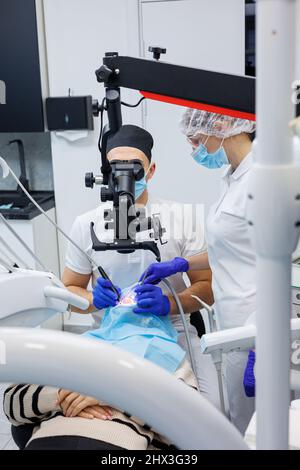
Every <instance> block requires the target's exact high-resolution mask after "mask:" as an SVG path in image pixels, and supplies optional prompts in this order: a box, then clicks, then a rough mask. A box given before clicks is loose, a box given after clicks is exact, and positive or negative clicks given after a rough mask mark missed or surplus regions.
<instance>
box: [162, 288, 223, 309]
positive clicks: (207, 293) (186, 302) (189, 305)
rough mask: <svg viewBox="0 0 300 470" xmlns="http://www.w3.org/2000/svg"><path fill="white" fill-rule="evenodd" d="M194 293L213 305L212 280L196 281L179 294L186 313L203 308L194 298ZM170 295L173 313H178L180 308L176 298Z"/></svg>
mask: <svg viewBox="0 0 300 470" xmlns="http://www.w3.org/2000/svg"><path fill="white" fill-rule="evenodd" d="M192 295H196V296H197V297H199V298H200V299H201V300H203V301H204V302H205V303H207V304H208V305H212V304H213V302H214V299H213V293H212V289H211V282H210V281H209V280H207V281H199V282H195V283H194V284H193V285H192V286H191V287H188V288H187V289H185V290H184V291H183V292H181V293H180V294H178V297H179V300H180V302H181V304H182V307H183V311H184V312H185V313H192V312H196V311H198V310H199V309H200V308H201V306H200V304H199V302H198V301H197V300H196V299H193V297H192ZM168 297H169V300H170V304H171V311H170V313H171V315H174V314H178V313H179V310H178V307H177V304H176V302H175V300H174V298H173V297H172V296H171V295H169V296H168Z"/></svg>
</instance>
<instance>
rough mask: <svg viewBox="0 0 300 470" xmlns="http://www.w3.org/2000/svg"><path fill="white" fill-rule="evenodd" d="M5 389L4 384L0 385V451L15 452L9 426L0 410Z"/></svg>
mask: <svg viewBox="0 0 300 470" xmlns="http://www.w3.org/2000/svg"><path fill="white" fill-rule="evenodd" d="M6 387H7V385H6V384H0V404H1V405H0V450H17V447H16V445H15V443H14V441H13V440H12V437H11V432H10V424H9V422H8V421H7V419H6V417H5V415H4V413H3V409H2V399H3V392H4V390H5V388H6Z"/></svg>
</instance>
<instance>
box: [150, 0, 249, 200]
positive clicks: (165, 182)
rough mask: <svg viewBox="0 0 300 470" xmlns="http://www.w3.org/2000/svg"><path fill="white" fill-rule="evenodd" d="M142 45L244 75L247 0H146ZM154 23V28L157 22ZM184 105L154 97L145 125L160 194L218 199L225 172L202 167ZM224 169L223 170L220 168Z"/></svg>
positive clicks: (197, 64)
mask: <svg viewBox="0 0 300 470" xmlns="http://www.w3.org/2000/svg"><path fill="white" fill-rule="evenodd" d="M142 17H143V22H142V24H143V39H144V44H143V49H144V54H145V56H146V57H147V58H150V57H151V54H150V53H149V52H148V46H150V45H160V46H163V47H166V48H167V55H166V56H162V58H161V60H164V61H167V62H171V63H178V64H180V65H187V66H190V67H197V68H201V69H207V70H213V71H219V72H224V73H232V74H240V75H244V67H245V66H244V64H245V41H244V38H245V5H244V0H180V1H177V0H175V1H165V2H147V1H145V2H143V7H142ZM153 25H155V27H153ZM183 112H184V108H182V107H180V106H174V105H166V104H164V103H158V102H153V101H149V102H148V103H147V105H146V119H145V122H146V126H147V128H148V129H149V130H150V132H151V133H152V134H153V136H154V140H155V151H154V157H155V160H156V161H157V165H158V171H157V175H156V177H155V180H153V183H152V186H151V187H152V190H153V192H154V193H155V194H157V195H160V196H161V197H165V198H167V199H174V200H179V201H182V202H193V203H203V204H205V207H206V209H208V208H209V206H210V205H211V204H212V202H214V201H215V200H216V198H217V194H218V190H219V182H220V171H211V170H207V169H205V168H201V167H199V166H198V165H197V164H196V163H195V162H194V161H193V160H192V158H191V157H190V154H191V147H190V146H189V145H188V143H187V142H186V140H185V137H184V136H183V134H181V132H180V130H179V122H180V119H181V116H182V114H183ZM221 171H222V170H221Z"/></svg>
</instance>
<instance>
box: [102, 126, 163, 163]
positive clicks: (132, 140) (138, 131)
mask: <svg viewBox="0 0 300 470" xmlns="http://www.w3.org/2000/svg"><path fill="white" fill-rule="evenodd" d="M153 143H154V142H153V138H152V135H151V134H149V132H147V131H145V129H142V128H141V127H137V126H132V125H126V126H122V127H120V129H119V130H118V132H117V133H116V134H114V135H113V136H112V137H110V138H109V139H108V142H107V153H108V152H110V150H112V149H115V148H117V147H133V148H135V149H138V150H141V152H143V153H144V154H145V155H146V157H147V158H148V160H149V161H150V162H151V157H152V154H151V150H152V148H153Z"/></svg>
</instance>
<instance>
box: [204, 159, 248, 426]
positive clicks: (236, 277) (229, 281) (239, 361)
mask: <svg viewBox="0 0 300 470" xmlns="http://www.w3.org/2000/svg"><path fill="white" fill-rule="evenodd" d="M251 167H252V154H251V153H250V154H248V155H247V156H246V157H245V158H244V160H243V161H242V162H241V163H240V165H239V166H238V167H237V169H236V170H235V171H234V172H232V168H231V167H229V168H228V167H227V168H226V172H225V173H224V176H223V181H222V191H221V197H220V199H219V200H218V201H217V203H215V204H214V205H213V206H212V207H211V210H210V212H209V216H208V220H207V227H206V231H207V233H206V240H207V245H208V257H209V263H210V267H211V270H212V275H213V281H212V287H213V292H214V298H215V310H216V316H217V321H218V327H219V328H220V329H226V328H234V327H239V326H243V325H244V323H245V322H246V320H247V319H248V317H249V316H250V315H251V314H252V313H253V312H254V311H255V310H256V305H255V300H256V282H255V253H254V250H253V248H252V246H251V241H250V235H249V227H248V224H247V220H246V203H247V185H248V179H249V176H250V169H251ZM247 358H248V352H233V353H230V354H228V355H227V357H226V361H225V376H226V382H227V392H228V399H229V409H230V416H231V420H232V422H233V423H234V424H235V425H236V426H237V428H238V429H239V430H240V431H241V432H242V433H244V432H245V430H246V428H247V425H248V423H249V420H250V418H251V416H252V414H253V412H254V399H252V398H247V397H246V395H245V392H244V388H243V376H244V370H245V367H246V363H247Z"/></svg>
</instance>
